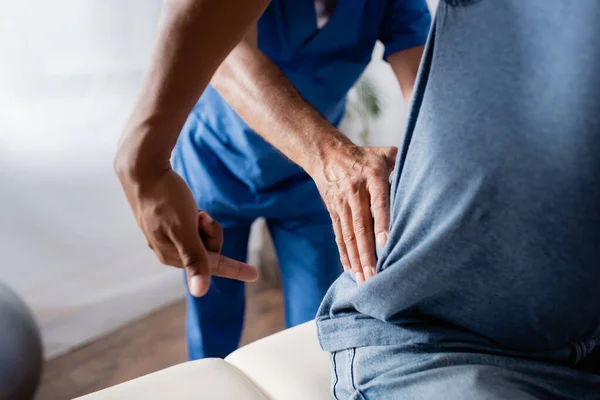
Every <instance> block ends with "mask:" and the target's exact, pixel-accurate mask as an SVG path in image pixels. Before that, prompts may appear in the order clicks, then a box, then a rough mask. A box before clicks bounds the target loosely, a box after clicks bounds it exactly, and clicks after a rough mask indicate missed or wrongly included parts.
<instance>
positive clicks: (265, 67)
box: [212, 38, 354, 176]
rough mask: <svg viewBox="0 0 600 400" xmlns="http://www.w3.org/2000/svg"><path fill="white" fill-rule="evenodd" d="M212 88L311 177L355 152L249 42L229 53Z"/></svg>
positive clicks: (351, 144)
mask: <svg viewBox="0 0 600 400" xmlns="http://www.w3.org/2000/svg"><path fill="white" fill-rule="evenodd" d="M212 84H213V86H214V87H215V89H216V90H217V91H219V93H220V94H221V95H222V96H223V97H224V98H225V99H226V100H227V102H228V103H229V104H230V105H231V107H232V108H233V109H234V110H235V111H236V112H237V113H238V115H240V117H241V118H242V119H243V120H244V121H245V122H246V123H247V124H248V125H249V126H250V127H251V128H252V129H253V130H254V131H255V132H257V133H258V134H259V135H261V136H262V137H263V138H264V139H265V140H266V141H267V142H269V143H270V144H272V145H273V146H274V147H275V148H277V149H278V150H279V151H280V152H282V153H283V154H284V155H285V156H287V157H288V158H289V159H290V160H292V161H293V162H295V163H296V164H298V165H299V166H300V167H302V168H303V169H304V170H305V171H307V172H308V173H309V174H310V175H313V176H314V174H316V173H317V172H318V171H320V170H322V169H323V168H324V167H325V164H327V163H328V161H327V160H329V159H331V154H332V153H339V151H342V152H348V151H352V148H353V147H354V145H353V143H352V142H351V141H350V140H349V139H348V138H347V137H346V136H344V135H343V134H342V133H341V132H340V131H339V130H338V129H336V128H335V127H334V126H333V125H332V124H331V123H330V122H329V121H328V120H327V119H326V118H325V117H323V116H322V115H321V114H320V113H319V112H318V111H317V110H316V109H315V108H314V107H313V106H312V105H310V104H309V103H308V102H307V101H306V100H304V98H302V96H301V95H300V93H299V92H298V91H297V90H296V88H295V87H294V85H293V84H292V83H291V82H290V81H289V80H288V79H287V77H286V76H285V75H284V74H283V72H282V71H281V70H280V69H279V68H278V67H277V66H276V65H275V64H274V63H273V62H272V61H271V60H270V59H269V58H268V57H267V56H266V55H265V54H264V53H262V52H261V51H260V50H259V49H257V48H256V46H255V43H252V39H251V38H250V39H248V38H247V39H246V40H244V41H242V42H241V43H240V44H239V45H238V46H237V47H236V48H235V49H234V50H233V51H232V52H231V54H230V55H229V56H228V57H227V59H226V60H225V62H224V63H223V64H222V65H221V67H220V68H219V70H218V71H217V73H216V74H215V76H214V77H213V79H212Z"/></svg>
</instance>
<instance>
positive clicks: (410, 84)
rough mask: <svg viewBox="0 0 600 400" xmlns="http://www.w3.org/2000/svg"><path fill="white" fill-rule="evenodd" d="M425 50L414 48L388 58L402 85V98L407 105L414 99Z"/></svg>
mask: <svg viewBox="0 0 600 400" xmlns="http://www.w3.org/2000/svg"><path fill="white" fill-rule="evenodd" d="M423 50H424V47H423V46H419V47H412V48H409V49H405V50H402V51H398V52H396V53H394V54H391V55H390V56H389V57H388V62H389V64H390V66H391V67H392V70H393V71H394V74H395V75H396V78H397V80H398V83H399V84H400V90H401V91H402V96H403V97H404V100H405V101H406V102H407V103H410V100H411V97H412V93H413V89H414V86H415V80H416V78H417V73H418V72H419V65H420V64H421V57H422V56H423Z"/></svg>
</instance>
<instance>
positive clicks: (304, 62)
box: [174, 0, 431, 202]
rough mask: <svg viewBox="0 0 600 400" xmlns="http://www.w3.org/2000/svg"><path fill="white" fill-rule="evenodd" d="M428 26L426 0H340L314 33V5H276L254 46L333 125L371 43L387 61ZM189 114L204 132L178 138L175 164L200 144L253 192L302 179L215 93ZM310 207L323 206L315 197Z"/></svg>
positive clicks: (419, 40)
mask: <svg viewBox="0 0 600 400" xmlns="http://www.w3.org/2000/svg"><path fill="white" fill-rule="evenodd" d="M430 23H431V18H430V15H429V10H428V9H427V5H426V3H425V0H341V1H339V2H338V4H337V6H336V8H335V10H334V12H333V14H332V15H331V17H330V19H329V21H328V22H327V24H326V25H325V26H324V27H323V28H322V29H320V30H319V29H318V28H317V17H316V12H315V3H314V1H313V0H274V1H272V2H271V4H270V5H269V6H268V8H267V9H266V11H265V13H264V14H263V16H262V17H261V18H260V20H259V22H258V47H259V49H260V50H261V51H262V52H264V53H265V54H266V55H267V56H268V57H269V58H270V59H271V60H272V61H273V62H274V63H275V64H276V65H277V66H278V67H279V68H280V69H281V70H282V71H283V73H284V74H285V75H286V76H287V78H289V79H290V81H291V82H292V83H293V84H294V85H295V87H296V88H297V89H298V91H299V92H300V94H301V95H302V96H303V97H304V98H305V99H306V100H307V101H308V102H309V103H310V104H312V105H313V106H314V107H315V108H316V109H318V110H319V111H320V112H321V113H322V114H323V115H324V116H325V117H326V118H327V119H328V120H329V121H330V122H332V123H333V124H338V123H339V121H340V120H341V118H342V116H343V114H344V111H345V106H346V93H347V92H348V91H349V90H350V88H351V87H352V85H353V84H354V83H355V82H356V80H357V79H358V77H359V76H360V74H361V73H362V72H363V71H364V69H365V67H366V66H367V64H368V63H369V61H370V59H371V53H372V52H373V47H374V45H375V43H376V41H377V40H381V41H382V42H383V44H384V45H385V56H386V57H387V56H388V55H389V54H392V53H394V52H397V51H399V50H402V49H406V48H410V47H415V46H422V45H424V44H425V42H426V40H427V35H428V31H429V28H430ZM193 115H194V116H195V122H196V123H197V124H199V125H201V128H200V129H198V131H197V132H194V133H193V134H194V135H195V136H194V137H193V138H191V139H190V140H188V141H187V142H186V141H185V140H180V144H179V145H178V147H177V148H176V150H175V153H174V158H176V162H178V163H184V164H186V163H188V164H190V165H192V164H193V163H194V162H196V159H198V158H199V157H201V155H199V154H198V151H197V149H196V146H197V145H198V143H199V142H201V145H202V146H205V147H209V148H210V149H211V150H212V152H213V153H214V154H215V155H216V156H217V157H218V158H219V159H220V162H221V163H222V164H223V165H224V166H225V167H226V168H227V170H228V171H229V172H231V174H232V175H233V177H235V179H238V180H239V181H241V182H242V183H243V185H244V186H246V187H247V188H248V190H250V191H252V192H260V193H265V192H269V190H271V188H274V187H277V185H279V184H280V183H281V182H284V181H286V180H288V179H289V178H291V177H294V176H298V175H302V176H305V173H304V172H303V171H302V170H301V169H300V168H299V167H298V166H297V165H295V164H293V163H292V162H290V161H289V160H287V159H286V158H285V157H284V156H283V155H281V154H280V153H279V152H278V151H277V150H276V149H275V148H273V147H272V146H271V145H269V144H268V143H266V142H265V141H264V140H263V139H262V138H261V137H259V136H258V135H257V134H256V133H255V132H253V131H252V130H251V129H250V128H249V127H248V125H247V124H246V123H245V122H244V121H243V120H242V119H241V118H240V117H239V116H238V115H237V114H236V113H235V111H233V110H232V109H231V107H230V106H229V104H227V102H226V101H225V100H224V99H223V98H222V97H221V95H220V94H219V93H218V92H217V91H216V90H215V89H214V88H212V87H210V86H209V87H208V88H207V90H206V91H205V93H204V94H203V95H202V97H201V98H200V100H199V102H198V104H197V105H196V107H195V109H194V111H193ZM184 134H186V132H184ZM200 162H202V160H200ZM193 173H194V171H193V170H191V171H189V173H188V175H190V174H193ZM189 178H190V179H193V177H189ZM206 184H207V185H208V183H206ZM217 186H219V185H217ZM217 189H218V187H217ZM238 191H239V190H238ZM234 194H235V195H237V194H236V193H234ZM314 201H315V202H320V199H319V197H318V196H315V199H314Z"/></svg>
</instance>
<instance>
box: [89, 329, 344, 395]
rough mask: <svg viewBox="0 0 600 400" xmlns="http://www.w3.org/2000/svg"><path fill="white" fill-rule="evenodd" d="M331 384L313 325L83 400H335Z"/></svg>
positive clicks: (153, 375) (327, 366)
mask: <svg viewBox="0 0 600 400" xmlns="http://www.w3.org/2000/svg"><path fill="white" fill-rule="evenodd" d="M329 385H330V369H329V354H328V353H325V352H323V351H322V350H321V348H320V347H319V343H318V342H317V332H316V325H315V322H314V321H311V322H307V323H305V324H302V325H300V326H297V327H294V328H291V329H287V330H285V331H283V332H279V333H276V334H275V335H272V336H269V337H266V338H264V339H261V340H258V341H256V342H254V343H251V344H249V345H247V346H244V347H242V348H240V349H238V350H237V351H235V352H234V353H232V354H231V355H229V356H228V357H227V358H225V359H224V360H222V359H218V358H208V359H203V360H198V361H189V362H185V363H183V364H179V365H176V366H173V367H170V368H166V369H163V370H161V371H158V372H154V373H152V374H149V375H146V376H142V377H140V378H137V379H134V380H131V381H129V382H125V383H122V384H119V385H116V386H113V387H110V388H107V389H104V390H100V391H98V392H95V393H92V394H89V395H86V396H83V397H80V398H79V399H78V400H117V399H118V400H121V399H127V400H136V399H140V400H159V399H160V400H203V399H210V400H307V399H310V400H331V399H332V397H331V395H330V393H329Z"/></svg>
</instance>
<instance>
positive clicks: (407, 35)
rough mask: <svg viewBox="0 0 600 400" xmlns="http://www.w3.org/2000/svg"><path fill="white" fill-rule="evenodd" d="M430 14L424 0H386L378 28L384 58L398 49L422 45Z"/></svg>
mask: <svg viewBox="0 0 600 400" xmlns="http://www.w3.org/2000/svg"><path fill="white" fill-rule="evenodd" d="M430 27H431V14H430V13H429V8H427V3H426V1H425V0H387V5H386V9H385V14H384V16H383V21H382V24H381V27H380V30H379V40H380V41H381V42H382V43H383V45H384V46H385V51H384V53H383V58H384V60H387V58H388V57H389V56H390V55H391V54H394V53H396V52H398V51H400V50H404V49H409V48H411V47H417V46H423V45H424V44H425V42H426V41H427V36H428V35H429V28H430Z"/></svg>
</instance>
